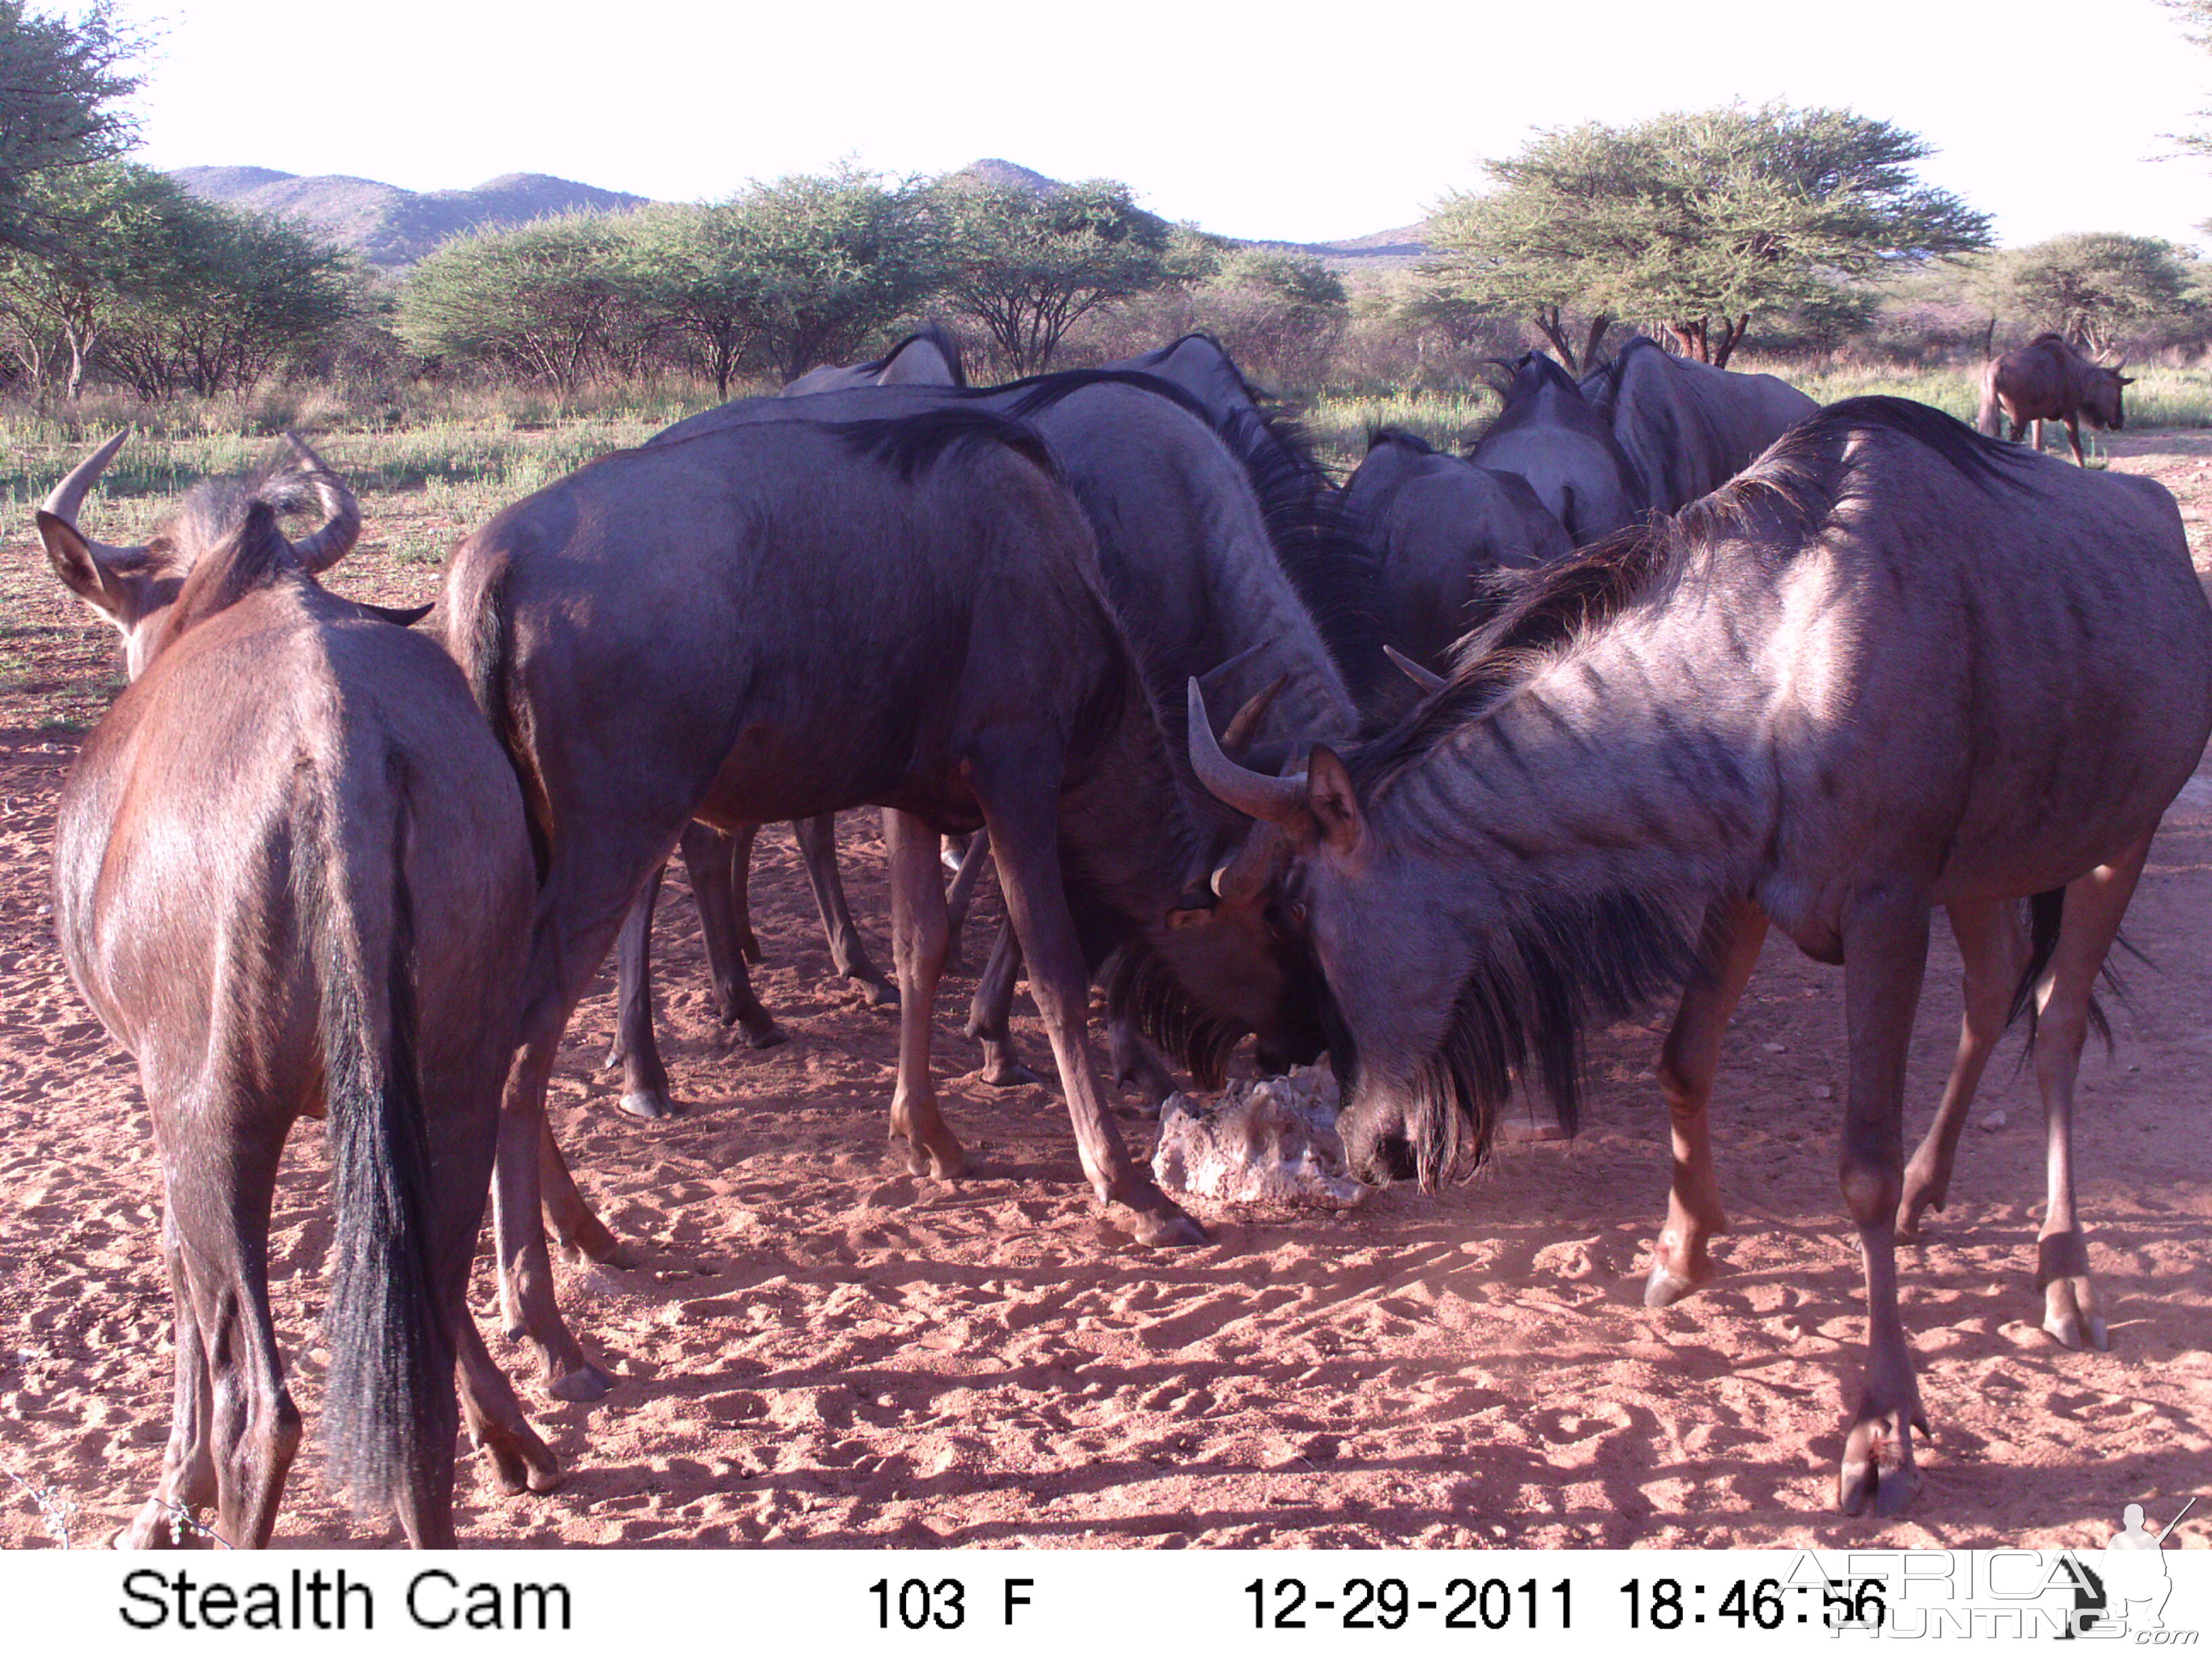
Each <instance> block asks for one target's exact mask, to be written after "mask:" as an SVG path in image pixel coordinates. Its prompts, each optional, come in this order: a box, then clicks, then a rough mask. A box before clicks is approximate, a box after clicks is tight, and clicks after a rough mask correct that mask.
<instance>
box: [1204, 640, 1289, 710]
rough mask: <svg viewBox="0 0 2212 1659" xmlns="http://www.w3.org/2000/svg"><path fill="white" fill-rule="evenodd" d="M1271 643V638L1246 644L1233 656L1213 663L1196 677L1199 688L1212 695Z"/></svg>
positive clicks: (1207, 694)
mask: <svg viewBox="0 0 2212 1659" xmlns="http://www.w3.org/2000/svg"><path fill="white" fill-rule="evenodd" d="M1273 643H1274V641H1272V640H1261V641H1260V642H1259V643H1258V644H1257V645H1248V646H1246V647H1244V648H1243V650H1242V651H1239V652H1238V653H1237V654H1236V655H1235V656H1233V657H1229V658H1225V659H1223V660H1222V661H1220V662H1218V663H1216V664H1214V665H1213V666H1212V667H1211V668H1209V669H1207V670H1206V672H1204V673H1203V674H1200V676H1199V677H1198V685H1199V690H1201V691H1203V692H1204V693H1205V694H1206V696H1208V697H1212V696H1214V695H1215V694H1216V693H1217V692H1218V691H1219V690H1221V689H1222V688H1223V687H1224V686H1225V685H1227V684H1229V677H1230V676H1231V675H1232V674H1234V673H1235V672H1236V671H1237V670H1238V669H1240V668H1242V667H1243V665H1245V664H1246V663H1248V662H1249V661H1251V660H1252V659H1253V658H1255V657H1256V656H1258V655H1259V654H1260V653H1261V652H1262V651H1265V650H1266V649H1267V647H1269V646H1270V645H1272V644H1273Z"/></svg>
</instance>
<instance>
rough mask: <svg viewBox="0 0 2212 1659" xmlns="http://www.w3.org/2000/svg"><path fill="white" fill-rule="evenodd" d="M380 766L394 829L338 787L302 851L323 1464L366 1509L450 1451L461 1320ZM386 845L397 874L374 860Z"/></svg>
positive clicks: (394, 832) (398, 803)
mask: <svg viewBox="0 0 2212 1659" xmlns="http://www.w3.org/2000/svg"><path fill="white" fill-rule="evenodd" d="M383 773H384V775H383V776H382V777H380V778H379V779H378V780H377V782H378V783H379V784H380V786H382V789H383V799H380V800H379V801H378V802H377V805H376V809H374V810H375V811H376V812H377V816H382V814H383V813H384V812H387V811H388V812H389V814H390V833H389V839H388V840H384V838H383V837H381V836H375V837H374V838H372V835H371V834H370V833H367V832H368V831H369V830H370V826H369V825H368V824H367V823H361V822H359V817H361V816H366V815H365V814H356V811H353V810H352V809H353V808H354V807H355V805H356V803H355V802H352V801H345V800H338V801H333V802H331V803H330V810H328V811H326V812H325V814H324V822H323V823H322V825H321V829H322V834H321V836H319V837H316V838H314V840H315V842H316V844H315V845H314V846H313V848H303V849H302V853H303V862H307V861H309V860H312V861H313V862H314V863H316V864H319V865H320V866H321V868H320V869H319V871H310V872H307V873H310V874H319V875H320V876H321V878H322V880H321V881H320V883H319V888H320V890H319V891H313V890H311V892H310V894H309V896H308V898H309V903H310V904H311V906H312V907H313V908H311V910H310V915H312V916H313V922H312V924H311V926H312V928H313V935H314V938H315V950H316V969H317V978H318V979H319V981H320V988H321V1001H322V1006H321V1014H322V1034H323V1054H324V1067H325V1096H326V1098H327V1101H328V1104H329V1113H330V1116H329V1133H330V1144H331V1186H332V1189H333V1192H334V1194H335V1196H336V1200H337V1236H336V1237H335V1238H334V1240H333V1241H332V1243H331V1300H330V1308H329V1311H328V1313H327V1314H326V1315H325V1343H326V1344H327V1346H329V1349H330V1353H331V1368H330V1377H329V1383H328V1386H327V1388H326V1389H325V1396H324V1405H323V1440H324V1447H325V1463H324V1472H325V1480H327V1482H328V1484H329V1486H330V1487H331V1490H332V1491H334V1492H336V1491H341V1490H343V1491H348V1492H350V1493H351V1494H352V1498H353V1503H354V1504H355V1506H356V1508H357V1509H361V1510H379V1509H384V1508H388V1507H390V1506H391V1504H392V1503H393V1501H394V1498H395V1495H396V1494H397V1493H398V1492H400V1491H402V1490H404V1489H405V1488H406V1487H408V1486H410V1485H416V1484H417V1483H419V1482H422V1480H424V1478H425V1477H424V1472H426V1471H430V1470H434V1469H435V1468H436V1464H437V1461H438V1460H440V1459H443V1460H445V1461H446V1462H447V1464H448V1465H450V1463H451V1461H452V1458H453V1437H454V1435H455V1434H456V1432H457V1431H459V1407H458V1406H457V1404H456V1402H455V1400H454V1395H453V1362H454V1357H455V1349H454V1334H453V1328H452V1324H451V1316H450V1313H449V1310H447V1309H446V1308H444V1307H442V1306H441V1304H440V1302H439V1299H438V1296H437V1291H436V1288H435V1279H434V1275H433V1273H432V1270H431V1259H430V1255H431V1252H430V1235H429V1208H430V1206H429V1178H430V1158H429V1146H428V1131H427V1129H426V1127H425V1126H424V1122H423V1112H422V1080H421V1076H420V1073H419V1071H418V1069H417V1062H416V1009H415V975H414V953H415V951H414V946H415V938H414V935H415V926H414V912H413V902H412V899H411V896H410V893H409V891H408V886H407V789H408V781H409V780H408V776H407V772H406V769H405V767H404V764H403V763H401V762H400V761H399V760H398V757H390V758H389V759H388V760H387V761H386V765H385V767H384V768H383ZM349 819H350V820H353V821H350V822H349ZM374 841H382V842H383V844H382V845H381V846H377V845H374ZM349 842H350V843H351V844H350V845H349ZM349 853H350V854H354V856H353V857H352V858H349V856H348V854H349ZM386 857H388V858H389V860H390V867H389V871H388V872H386V871H385V870H384V869H382V868H381V867H380V866H382V865H383V863H384V860H385V858H386ZM363 865H368V866H370V867H368V868H363V867H362V866H363ZM387 888H388V893H389V898H390V903H391V913H390V915H389V916H388V918H387V917H382V916H380V915H378V914H377V913H378V911H379V910H380V908H381V903H380V901H381V900H382V899H383V898H384V897H385V896H386V893H385V891H383V890H381V889H387ZM380 923H381V924H383V925H380ZM379 934H381V935H383V937H382V938H379V937H378V935H379ZM378 946H381V947H382V948H381V950H380V951H379V950H378V948H377V947H378ZM379 957H380V959H379Z"/></svg>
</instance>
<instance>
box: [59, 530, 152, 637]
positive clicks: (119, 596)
mask: <svg viewBox="0 0 2212 1659" xmlns="http://www.w3.org/2000/svg"><path fill="white" fill-rule="evenodd" d="M39 539H40V541H43V542H44V543H46V560H47V562H48V563H50V564H52V566H53V568H54V574H55V575H57V576H58V577H60V578H61V581H62V586H64V587H66V588H68V589H69V591H70V592H72V593H74V594H76V596H77V598H79V599H82V600H83V601H84V602H85V603H86V604H87V605H92V606H94V607H95V608H96V609H99V610H101V611H106V613H107V615H108V617H110V618H111V619H112V621H114V622H115V623H117V624H118V626H119V625H120V624H122V623H124V622H125V620H126V619H125V617H124V614H123V613H124V610H125V606H126V605H128V604H129V603H130V592H129V588H128V586H127V583H128V578H127V577H125V575H124V574H123V573H122V572H121V571H118V570H112V569H110V568H108V566H107V562H106V561H105V560H104V559H102V558H101V557H100V554H99V552H98V551H97V550H95V549H94V547H93V545H92V544H91V543H89V542H88V541H87V540H86V539H85V538H83V537H82V536H81V535H79V534H78V533H77V528H76V526H75V525H73V524H71V523H70V521H69V520H67V519H64V518H62V517H60V516H59V515H58V514H56V513H40V514H39Z"/></svg>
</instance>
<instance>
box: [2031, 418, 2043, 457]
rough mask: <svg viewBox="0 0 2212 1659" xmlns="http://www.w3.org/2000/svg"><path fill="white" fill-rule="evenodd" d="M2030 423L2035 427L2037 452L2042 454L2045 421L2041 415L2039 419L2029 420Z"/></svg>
mask: <svg viewBox="0 0 2212 1659" xmlns="http://www.w3.org/2000/svg"><path fill="white" fill-rule="evenodd" d="M2028 424H2029V425H2031V426H2033V428H2035V453H2037V454H2039V455H2040V454H2041V453H2043V422H2042V419H2041V418H2040V417H2038V418H2037V419H2035V420H2033V421H2031V422H2028Z"/></svg>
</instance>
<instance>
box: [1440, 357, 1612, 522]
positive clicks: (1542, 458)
mask: <svg viewBox="0 0 2212 1659" xmlns="http://www.w3.org/2000/svg"><path fill="white" fill-rule="evenodd" d="M1501 367H1502V368H1504V369H1505V370H1506V375H1507V378H1506V381H1505V384H1504V386H1503V387H1502V388H1501V391H1500V395H1501V396H1502V397H1503V398H1504V408H1502V409H1500V410H1498V414H1497V416H1496V417H1495V418H1494V419H1492V422H1490V424H1489V425H1488V426H1486V427H1485V428H1483V430H1482V432H1481V434H1480V436H1478V437H1477V438H1476V439H1475V441H1474V444H1473V445H1472V447H1469V448H1468V452H1467V459H1469V460H1470V461H1473V462H1474V464H1475V465H1478V466H1486V467H1489V468H1491V469H1492V470H1493V471H1499V472H1517V473H1519V474H1520V475H1521V477H1523V478H1526V479H1527V480H1528V484H1529V487H1530V488H1531V489H1534V491H1535V492H1536V499H1537V500H1538V501H1541V502H1542V503H1543V504H1544V510H1545V511H1546V512H1547V513H1550V514H1551V515H1552V516H1553V518H1555V519H1557V520H1559V523H1560V524H1561V525H1562V526H1565V530H1566V532H1567V534H1568V535H1570V536H1571V537H1573V538H1574V540H1575V544H1576V545H1577V547H1580V546H1583V545H1584V544H1588V543H1590V542H1594V541H1595V540H1597V539H1598V538H1600V537H1601V536H1605V535H1607V534H1610V533H1611V532H1613V531H1615V530H1618V529H1620V527H1621V526H1624V525H1628V524H1633V523H1634V522H1635V521H1636V520H1638V518H1640V517H1642V516H1643V514H1644V509H1645V508H1646V507H1648V506H1649V505H1650V503H1649V502H1648V501H1645V499H1644V481H1643V480H1642V479H1641V478H1639V477H1638V476H1637V473H1636V467H1635V465H1634V464H1633V463H1632V462H1631V461H1630V460H1629V459H1628V457H1627V456H1626V454H1625V453H1622V451H1621V447H1620V444H1619V443H1618V442H1617V441H1615V440H1614V438H1613V428H1611V427H1610V426H1609V425H1607V423H1606V422H1605V420H1604V418H1603V417H1602V416H1600V415H1599V414H1598V413H1597V411H1596V410H1594V409H1592V408H1591V407H1590V406H1589V404H1588V403H1587V402H1585V401H1584V400H1583V393H1582V388H1581V387H1580V386H1577V385H1576V384H1575V382H1574V380H1573V379H1572V378H1571V376H1570V375H1569V374H1567V372H1566V370H1565V369H1564V368H1560V367H1559V365H1558V364H1557V363H1555V362H1553V361H1552V360H1551V359H1550V358H1549V357H1547V356H1545V355H1544V354H1543V353H1542V352H1541V351H1530V352H1525V353H1523V354H1522V356H1521V357H1520V358H1519V359H1518V360H1517V361H1516V362H1512V363H1510V364H1503V365H1501Z"/></svg>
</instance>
